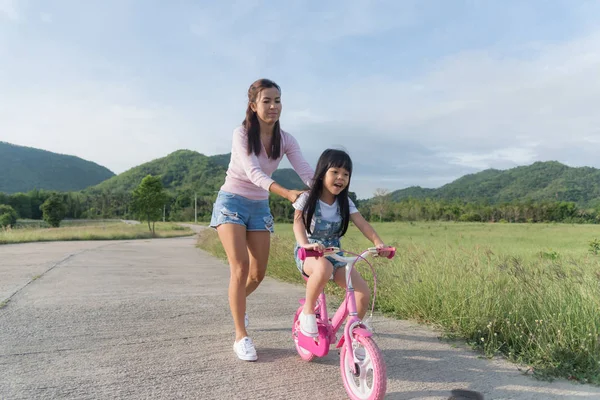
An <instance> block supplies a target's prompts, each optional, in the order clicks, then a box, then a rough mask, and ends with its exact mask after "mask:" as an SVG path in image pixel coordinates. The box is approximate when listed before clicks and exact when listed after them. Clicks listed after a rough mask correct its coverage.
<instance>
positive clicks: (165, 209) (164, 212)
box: [163, 204, 167, 222]
mask: <svg viewBox="0 0 600 400" xmlns="http://www.w3.org/2000/svg"><path fill="white" fill-rule="evenodd" d="M166 214H167V205H166V204H165V205H164V206H163V222H165V216H166Z"/></svg>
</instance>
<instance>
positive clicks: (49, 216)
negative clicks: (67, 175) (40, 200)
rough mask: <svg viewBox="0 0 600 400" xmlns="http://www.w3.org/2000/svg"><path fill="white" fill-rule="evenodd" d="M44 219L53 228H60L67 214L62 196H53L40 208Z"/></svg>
mask: <svg viewBox="0 0 600 400" xmlns="http://www.w3.org/2000/svg"><path fill="white" fill-rule="evenodd" d="M40 209H41V210H42V218H43V219H44V221H46V222H47V223H48V225H50V226H51V227H53V228H58V227H59V226H60V221H62V220H63V218H64V217H65V213H66V207H65V203H64V202H63V199H62V197H61V196H59V195H57V194H53V195H51V196H50V197H48V199H46V201H45V202H44V204H42V205H41V206H40Z"/></svg>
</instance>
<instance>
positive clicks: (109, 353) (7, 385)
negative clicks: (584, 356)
mask: <svg viewBox="0 0 600 400" xmlns="http://www.w3.org/2000/svg"><path fill="white" fill-rule="evenodd" d="M194 245H195V239H194V238H193V237H187V238H178V239H157V240H139V241H108V242H62V243H60V242H53V243H32V244H20V245H4V246H0V303H1V302H2V301H4V300H6V299H10V301H8V303H7V304H6V305H5V307H3V308H2V309H0V398H1V399H52V398H69V399H112V398H127V399H147V398H156V399H175V398H186V399H302V400H308V399H344V398H346V395H345V391H344V389H343V386H342V383H341V377H340V373H339V357H338V354H337V351H332V352H331V353H330V354H329V355H328V356H326V357H324V358H323V359H317V360H316V361H314V362H311V363H306V362H303V361H301V360H300V358H299V357H298V356H297V355H296V353H295V350H294V346H293V342H292V340H291V334H290V325H291V321H292V317H293V313H294V311H295V310H296V308H297V304H298V299H299V298H300V297H302V296H303V292H304V290H303V288H302V287H301V286H296V285H291V284H286V283H281V282H277V281H275V280H272V279H266V280H265V281H264V282H263V284H262V285H261V287H260V288H259V289H258V291H257V292H255V294H253V295H252V296H251V297H250V298H249V306H248V307H249V309H248V311H249V316H250V329H249V331H250V334H251V336H252V338H253V340H254V342H255V344H256V347H257V349H258V354H259V360H258V361H257V362H255V363H249V362H243V361H239V360H238V359H237V358H236V357H235V355H234V353H233V350H232V343H233V325H232V322H231V319H230V315H229V309H228V303H227V282H228V277H229V273H228V267H227V266H226V265H224V264H223V263H222V262H220V261H218V260H216V259H215V258H213V257H211V256H210V255H208V254H206V253H205V252H203V251H201V250H199V249H197V248H195V247H194ZM374 325H375V329H376V336H375V339H376V342H377V343H378V345H379V346H380V347H381V348H382V350H383V352H384V357H385V360H386V363H387V366H388V377H389V381H388V396H387V398H389V399H448V398H451V395H452V390H453V389H468V390H471V391H474V392H479V393H480V394H482V395H483V396H484V398H485V399H592V398H596V399H597V398H600V389H599V388H596V387H591V386H584V385H578V384H572V383H570V382H565V381H562V382H554V383H547V382H539V381H536V380H534V379H532V378H531V377H528V376H523V375H521V373H520V372H519V371H518V370H517V368H516V367H515V366H514V365H512V364H509V363H506V362H503V361H501V360H494V361H489V360H486V359H481V358H479V357H478V355H477V354H475V353H473V352H471V351H470V350H468V349H466V348H464V347H463V346H460V345H459V346H457V345H450V344H449V343H446V342H443V341H440V340H439V339H438V337H437V335H436V333H435V332H433V331H431V330H430V329H428V328H426V327H421V326H418V325H415V324H412V323H409V322H406V321H396V320H391V319H386V318H382V317H378V318H375V321H374ZM454 398H456V399H459V398H467V397H459V396H456V397H454ZM473 398H475V397H473Z"/></svg>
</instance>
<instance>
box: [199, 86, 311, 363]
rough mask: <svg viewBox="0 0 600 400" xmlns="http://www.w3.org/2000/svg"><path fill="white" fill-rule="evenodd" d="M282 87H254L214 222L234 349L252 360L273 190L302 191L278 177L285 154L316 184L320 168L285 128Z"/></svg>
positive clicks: (292, 195)
mask: <svg viewBox="0 0 600 400" xmlns="http://www.w3.org/2000/svg"><path fill="white" fill-rule="evenodd" d="M280 114H281V89H280V88H279V86H278V85H277V84H276V83H275V82H272V81H270V80H268V79H259V80H257V81H256V82H254V83H253V84H252V85H251V86H250V89H248V108H247V109H246V118H245V120H244V121H243V122H242V126H240V127H238V128H236V129H235V130H234V131H233V143H232V149H231V161H230V163H229V168H228V169H227V175H226V178H225V183H224V184H223V186H221V190H220V191H219V194H218V195H217V199H216V201H215V203H214V206H213V213H212V218H211V222H210V226H211V227H213V228H215V229H216V230H217V233H218V235H219V239H220V240H221V243H222V244H223V248H224V249H225V252H226V253H227V260H228V262H229V266H230V271H231V277H230V281H229V307H230V309H231V315H232V317H233V322H234V324H235V341H234V344H233V350H234V351H235V353H236V354H237V356H238V358H240V359H241V360H246V361H255V360H256V359H257V355H256V349H255V348H254V344H253V343H252V340H251V339H250V338H249V337H248V333H247V332H246V326H247V316H246V297H247V296H248V295H250V293H252V292H253V291H254V290H256V288H257V287H258V285H259V284H260V282H261V281H262V280H263V278H264V276H265V272H266V270H267V262H268V259H269V248H270V238H271V233H272V232H273V216H272V215H271V210H270V209H269V192H273V193H275V194H277V195H279V196H282V197H284V198H286V199H288V200H289V201H290V202H292V203H294V202H295V201H296V199H297V198H298V196H299V195H300V194H301V193H302V192H301V191H298V190H288V189H286V188H284V187H282V186H281V185H279V184H278V183H277V182H275V181H274V180H273V179H271V174H272V173H273V172H274V171H275V170H276V169H277V167H278V166H279V163H280V162H281V160H282V158H283V155H284V154H285V155H286V156H287V158H288V160H289V161H290V163H291V164H292V167H293V168H294V170H295V171H296V173H298V175H299V176H300V178H302V181H303V182H304V183H305V184H306V185H307V186H309V187H310V186H311V185H312V177H313V175H314V170H313V169H312V168H311V166H310V165H309V164H308V163H307V162H306V160H305V159H304V157H303V156H302V152H301V151H300V147H299V145H298V142H297V141H296V140H295V139H294V137H293V136H292V135H290V134H289V133H287V132H285V131H283V130H281V128H280V127H279V116H280Z"/></svg>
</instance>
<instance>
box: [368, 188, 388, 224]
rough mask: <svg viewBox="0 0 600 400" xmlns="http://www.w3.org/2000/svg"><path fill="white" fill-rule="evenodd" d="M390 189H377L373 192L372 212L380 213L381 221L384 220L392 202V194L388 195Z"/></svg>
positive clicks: (374, 213)
mask: <svg viewBox="0 0 600 400" xmlns="http://www.w3.org/2000/svg"><path fill="white" fill-rule="evenodd" d="M388 194H389V190H387V189H376V190H375V193H374V194H373V196H374V198H373V206H372V208H371V214H373V215H378V216H379V221H380V222H381V221H383V215H384V214H385V212H386V211H387V208H388V205H389V203H390V196H388Z"/></svg>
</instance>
